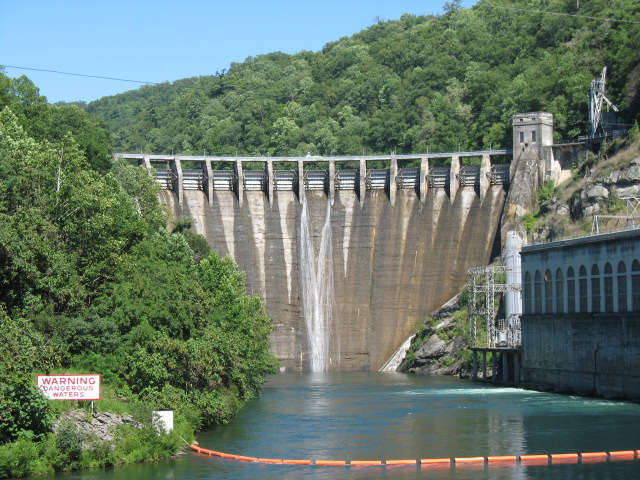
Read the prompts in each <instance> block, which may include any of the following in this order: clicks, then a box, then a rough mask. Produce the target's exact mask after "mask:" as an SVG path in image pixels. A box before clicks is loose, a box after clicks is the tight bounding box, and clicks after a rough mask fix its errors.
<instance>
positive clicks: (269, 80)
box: [86, 0, 640, 155]
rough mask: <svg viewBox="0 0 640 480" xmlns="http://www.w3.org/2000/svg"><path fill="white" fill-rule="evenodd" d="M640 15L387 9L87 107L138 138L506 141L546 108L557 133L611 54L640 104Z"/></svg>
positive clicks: (589, 9) (623, 6) (592, 3)
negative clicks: (333, 30) (296, 47)
mask: <svg viewBox="0 0 640 480" xmlns="http://www.w3.org/2000/svg"><path fill="white" fill-rule="evenodd" d="M544 12H555V13H554V14H551V13H544ZM608 18H611V19H615V20H611V19H608ZM638 22H640V4H638V2H637V1H636V0H580V1H579V2H577V1H576V0H531V1H528V2H524V3H523V2H521V1H517V0H481V1H479V2H478V3H477V4H476V5H475V6H474V7H473V8H471V9H466V8H461V7H460V5H459V2H457V1H453V2H448V3H447V4H446V5H445V11H444V13H443V14H442V15H437V16H436V15H427V16H414V15H408V14H406V15H403V16H402V18H400V19H399V20H389V21H382V20H381V21H379V22H378V23H377V24H374V25H372V26H370V27H369V28H367V29H365V30H363V31H361V32H358V33H356V34H354V35H353V36H351V37H345V38H342V39H339V40H337V41H335V42H331V43H329V44H327V45H326V46H325V47H324V48H323V49H322V51H319V52H309V51H302V52H299V53H297V54H295V55H287V54H284V53H278V52H274V53H270V54H266V55H260V56H257V57H249V58H247V59H245V60H244V61H242V62H240V61H239V62H238V63H233V64H232V65H231V66H230V68H229V69H228V70H227V71H223V72H217V73H216V74H215V75H211V76H203V77H199V78H190V79H184V80H180V81H176V82H174V83H173V84H168V83H167V84H163V85H158V86H145V87H142V88H140V89H138V90H135V91H130V92H127V93H124V94H121V95H117V96H112V97H105V98H102V99H100V100H98V101H95V102H92V103H90V104H89V105H87V106H86V109H87V111H88V112H90V113H91V114H93V115H95V116H98V117H100V118H101V119H103V120H104V121H105V122H106V123H107V124H108V125H109V128H110V129H111V130H112V131H113V132H115V148H116V149H117V150H118V151H131V152H140V151H144V152H148V153H172V152H173V153H181V154H203V153H206V154H207V155H235V154H239V155H304V154H306V153H307V152H311V153H312V154H316V155H330V154H332V153H333V154H340V155H356V154H362V153H363V152H364V153H368V154H370V153H389V152H391V151H394V150H395V151H397V152H399V153H400V152H424V151H427V149H429V150H430V151H455V150H458V149H476V148H484V147H494V148H495V147H509V146H510V145H511V138H510V131H511V129H510V122H511V115H512V114H514V113H518V112H528V111H540V110H544V111H548V112H551V113H553V114H554V116H555V127H556V128H555V132H556V135H557V137H558V139H561V138H574V137H576V136H578V135H581V134H584V133H586V131H587V126H586V124H587V120H588V92H589V87H590V84H591V80H592V79H593V78H594V77H595V76H597V75H598V74H599V73H600V71H601V70H602V68H603V67H604V66H607V67H608V71H609V78H608V89H607V96H608V97H609V98H610V99H612V101H613V102H614V103H615V104H617V105H618V106H619V107H620V108H621V110H622V113H623V116H624V119H625V121H626V123H628V124H633V121H634V120H638V118H639V117H640V113H639V112H640V109H639V108H638V107H640V92H639V84H640V49H639V48H638V45H640V23H638ZM202 61H203V62H204V63H206V62H207V59H206V58H204V59H202ZM212 73H213V72H212ZM176 75H179V72H176Z"/></svg>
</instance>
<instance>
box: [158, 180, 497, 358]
mask: <svg viewBox="0 0 640 480" xmlns="http://www.w3.org/2000/svg"><path fill="white" fill-rule="evenodd" d="M162 196H163V200H164V201H165V202H166V203H167V205H168V206H169V207H170V209H171V211H172V214H173V216H174V217H177V216H180V215H189V216H192V217H193V218H194V219H195V220H196V223H195V229H196V231H197V232H198V233H202V234H203V235H205V237H206V238H207V240H208V241H209V243H210V245H211V246H212V247H213V249H214V250H216V251H217V252H219V253H221V254H227V253H229V254H230V255H231V256H232V257H233V258H234V259H235V260H236V262H237V263H238V265H239V267H240V269H241V270H243V271H245V272H246V274H247V286H248V290H249V292H250V293H254V294H259V295H260V296H261V297H262V299H263V300H264V301H265V302H266V306H267V310H268V313H269V315H270V316H271V317H272V318H273V320H274V332H273V335H272V344H273V346H272V351H273V352H274V353H275V355H276V356H277V357H278V358H279V359H280V361H281V365H282V367H283V368H285V369H288V370H300V369H306V368H307V365H308V359H307V354H308V347H307V340H306V328H305V321H304V318H302V317H303V315H302V308H301V289H300V285H299V277H300V275H299V271H298V268H299V267H298V258H299V257H298V252H299V250H300V216H301V213H302V208H301V206H300V204H299V202H298V200H297V197H296V195H295V194H294V192H289V191H275V192H273V198H272V200H271V201H268V199H267V195H266V194H265V193H263V192H260V191H243V192H242V196H243V197H242V204H240V202H238V200H237V198H236V196H235V194H234V192H230V191H229V192H225V191H214V192H213V199H212V202H211V203H209V202H208V201H207V198H206V196H205V194H204V193H203V192H202V191H196V190H185V191H184V192H183V197H184V199H183V204H182V205H179V204H178V200H177V198H176V195H175V193H174V192H172V191H169V190H165V191H163V192H162ZM305 198H306V201H307V202H308V203H307V205H308V207H309V212H310V217H311V219H312V224H313V235H314V239H315V249H316V255H317V249H318V248H319V240H318V239H319V236H320V232H321V229H322V225H323V224H324V220H325V212H326V202H327V196H326V195H325V194H324V192H322V191H306V192H305ZM504 201H505V187H503V186H502V185H495V186H490V187H488V190H487V191H486V194H485V196H484V198H483V200H481V199H480V196H479V195H478V192H477V191H476V190H475V189H474V188H473V187H465V188H460V189H459V190H458V192H457V194H456V196H455V199H454V201H453V202H452V201H451V199H450V197H449V196H448V194H447V192H446V190H445V189H442V188H438V189H435V188H433V189H429V191H428V193H427V195H426V198H425V201H424V203H421V202H420V199H419V197H418V196H417V195H416V193H415V192H414V191H412V190H398V191H397V193H396V198H395V203H394V205H393V206H392V205H391V203H390V201H389V197H388V196H387V194H386V193H385V191H383V190H368V191H367V192H366V196H365V198H364V199H363V201H362V202H360V199H359V198H358V196H357V195H356V194H355V193H354V192H352V191H336V192H335V193H334V198H333V199H332V205H331V209H330V214H331V227H332V231H333V237H332V251H333V258H332V260H333V268H334V279H335V306H334V307H335V308H334V314H333V324H332V325H331V340H330V347H329V349H330V352H329V355H330V358H331V360H330V366H329V369H330V370H377V369H379V368H380V367H381V366H382V365H383V364H384V363H385V362H386V361H387V359H388V358H389V357H390V356H391V355H392V354H393V352H394V351H395V350H396V349H397V348H398V346H400V345H401V344H402V342H403V341H404V340H405V339H406V338H407V337H408V336H409V335H410V334H412V333H414V331H415V328H416V325H417V324H418V323H419V322H421V321H422V320H424V318H425V317H426V316H427V315H428V314H429V312H432V311H434V310H435V309H437V308H438V307H439V306H440V305H442V304H443V303H445V302H446V301H447V300H449V299H450V298H451V297H452V296H453V295H454V294H455V293H457V292H458V291H459V290H460V288H461V287H462V286H463V285H464V284H465V282H466V279H467V270H468V269H469V268H471V267H476V266H480V265H486V264H488V263H489V262H490V261H491V258H492V252H494V254H498V253H499V249H500V232H499V225H500V216H501V213H502V209H503V206H504Z"/></svg>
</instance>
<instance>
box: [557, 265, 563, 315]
mask: <svg viewBox="0 0 640 480" xmlns="http://www.w3.org/2000/svg"><path fill="white" fill-rule="evenodd" d="M562 282H563V278H562V269H561V268H559V269H558V270H556V312H557V313H564V288H563V287H564V285H563V283H562Z"/></svg>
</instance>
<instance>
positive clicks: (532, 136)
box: [531, 130, 536, 142]
mask: <svg viewBox="0 0 640 480" xmlns="http://www.w3.org/2000/svg"><path fill="white" fill-rule="evenodd" d="M535 141H536V131H535V130H534V131H532V132H531V142H535Z"/></svg>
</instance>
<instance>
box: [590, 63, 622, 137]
mask: <svg viewBox="0 0 640 480" xmlns="http://www.w3.org/2000/svg"><path fill="white" fill-rule="evenodd" d="M606 76H607V67H604V68H603V69H602V73H601V74H600V78H594V79H593V80H592V81H591V90H590V91H589V125H590V126H591V132H590V133H591V137H595V136H596V135H597V133H598V127H600V128H601V129H602V103H603V102H606V103H607V105H609V106H610V107H611V108H612V109H613V111H614V112H617V111H618V107H616V106H615V105H614V104H613V103H612V102H611V100H609V99H608V98H607V97H606V95H605V94H604V91H605V88H606V81H607V80H606Z"/></svg>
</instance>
